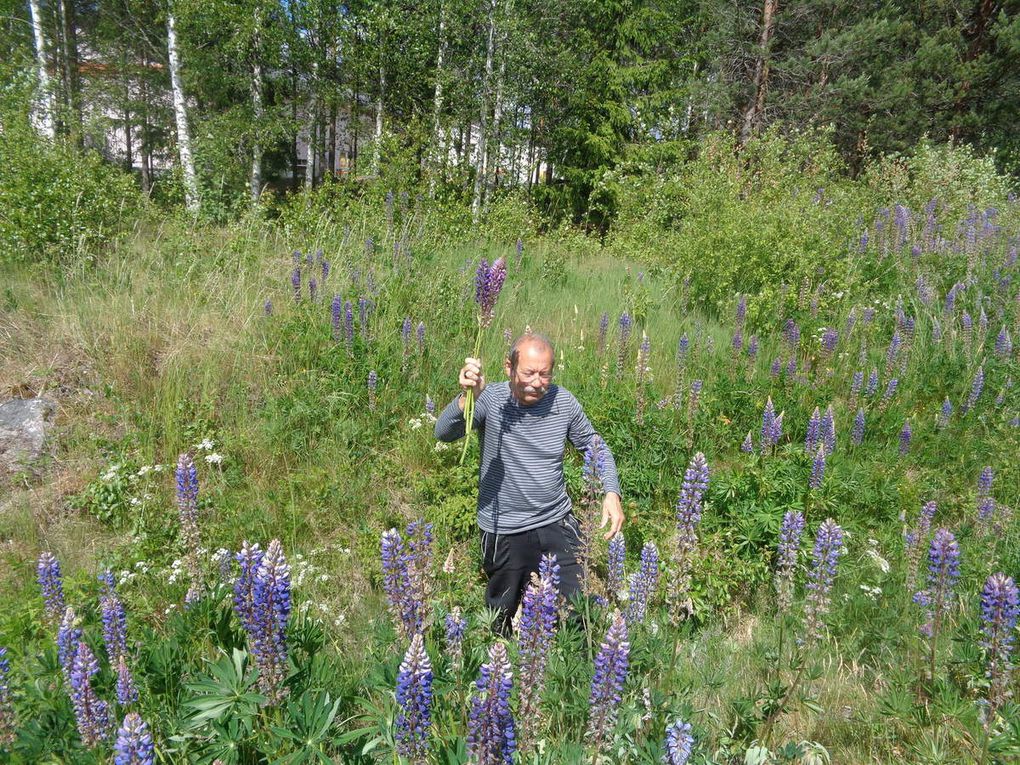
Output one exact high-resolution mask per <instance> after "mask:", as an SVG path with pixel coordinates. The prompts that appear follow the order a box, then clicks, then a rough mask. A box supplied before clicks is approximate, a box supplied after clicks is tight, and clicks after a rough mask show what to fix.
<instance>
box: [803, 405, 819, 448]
mask: <svg viewBox="0 0 1020 765" xmlns="http://www.w3.org/2000/svg"><path fill="white" fill-rule="evenodd" d="M821 425H822V415H821V413H820V412H819V411H818V407H817V406H816V407H815V410H814V411H813V412H812V413H811V417H810V418H809V419H808V426H807V434H806V435H805V436H804V451H805V452H807V453H808V454H811V452H813V451H815V447H816V446H817V445H818V435H819V431H820V428H821Z"/></svg>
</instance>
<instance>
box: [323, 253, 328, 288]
mask: <svg viewBox="0 0 1020 765" xmlns="http://www.w3.org/2000/svg"><path fill="white" fill-rule="evenodd" d="M328 276H329V261H328V260H325V259H323V261H322V283H323V285H325V284H326V277H328Z"/></svg>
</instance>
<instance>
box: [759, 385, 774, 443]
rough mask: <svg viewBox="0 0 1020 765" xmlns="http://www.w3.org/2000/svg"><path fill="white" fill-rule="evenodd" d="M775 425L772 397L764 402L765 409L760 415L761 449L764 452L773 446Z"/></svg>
mask: <svg viewBox="0 0 1020 765" xmlns="http://www.w3.org/2000/svg"><path fill="white" fill-rule="evenodd" d="M775 424H776V407H775V405H773V403H772V396H769V397H768V399H767V400H766V401H765V409H764V410H763V411H762V415H761V448H762V451H765V450H766V449H768V448H769V447H772V446H775V444H774V443H773V441H772V436H773V434H774V431H775Z"/></svg>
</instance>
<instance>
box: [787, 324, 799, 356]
mask: <svg viewBox="0 0 1020 765" xmlns="http://www.w3.org/2000/svg"><path fill="white" fill-rule="evenodd" d="M783 339H784V340H785V341H786V344H787V345H789V346H790V349H791V350H796V348H797V346H798V345H799V344H800V327H798V326H797V322H795V321H794V320H793V319H787V320H786V323H785V325H784V326H783Z"/></svg>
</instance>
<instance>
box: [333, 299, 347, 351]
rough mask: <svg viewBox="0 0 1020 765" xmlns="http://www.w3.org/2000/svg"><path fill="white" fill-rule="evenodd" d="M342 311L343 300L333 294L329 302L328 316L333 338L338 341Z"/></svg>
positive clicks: (341, 326)
mask: <svg viewBox="0 0 1020 765" xmlns="http://www.w3.org/2000/svg"><path fill="white" fill-rule="evenodd" d="M343 312H344V300H343V298H342V297H340V296H339V295H334V296H333V301H332V302H331V303H330V304H329V318H330V325H331V326H332V328H333V340H334V341H336V342H338V343H339V342H340V336H341V332H342V331H343Z"/></svg>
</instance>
